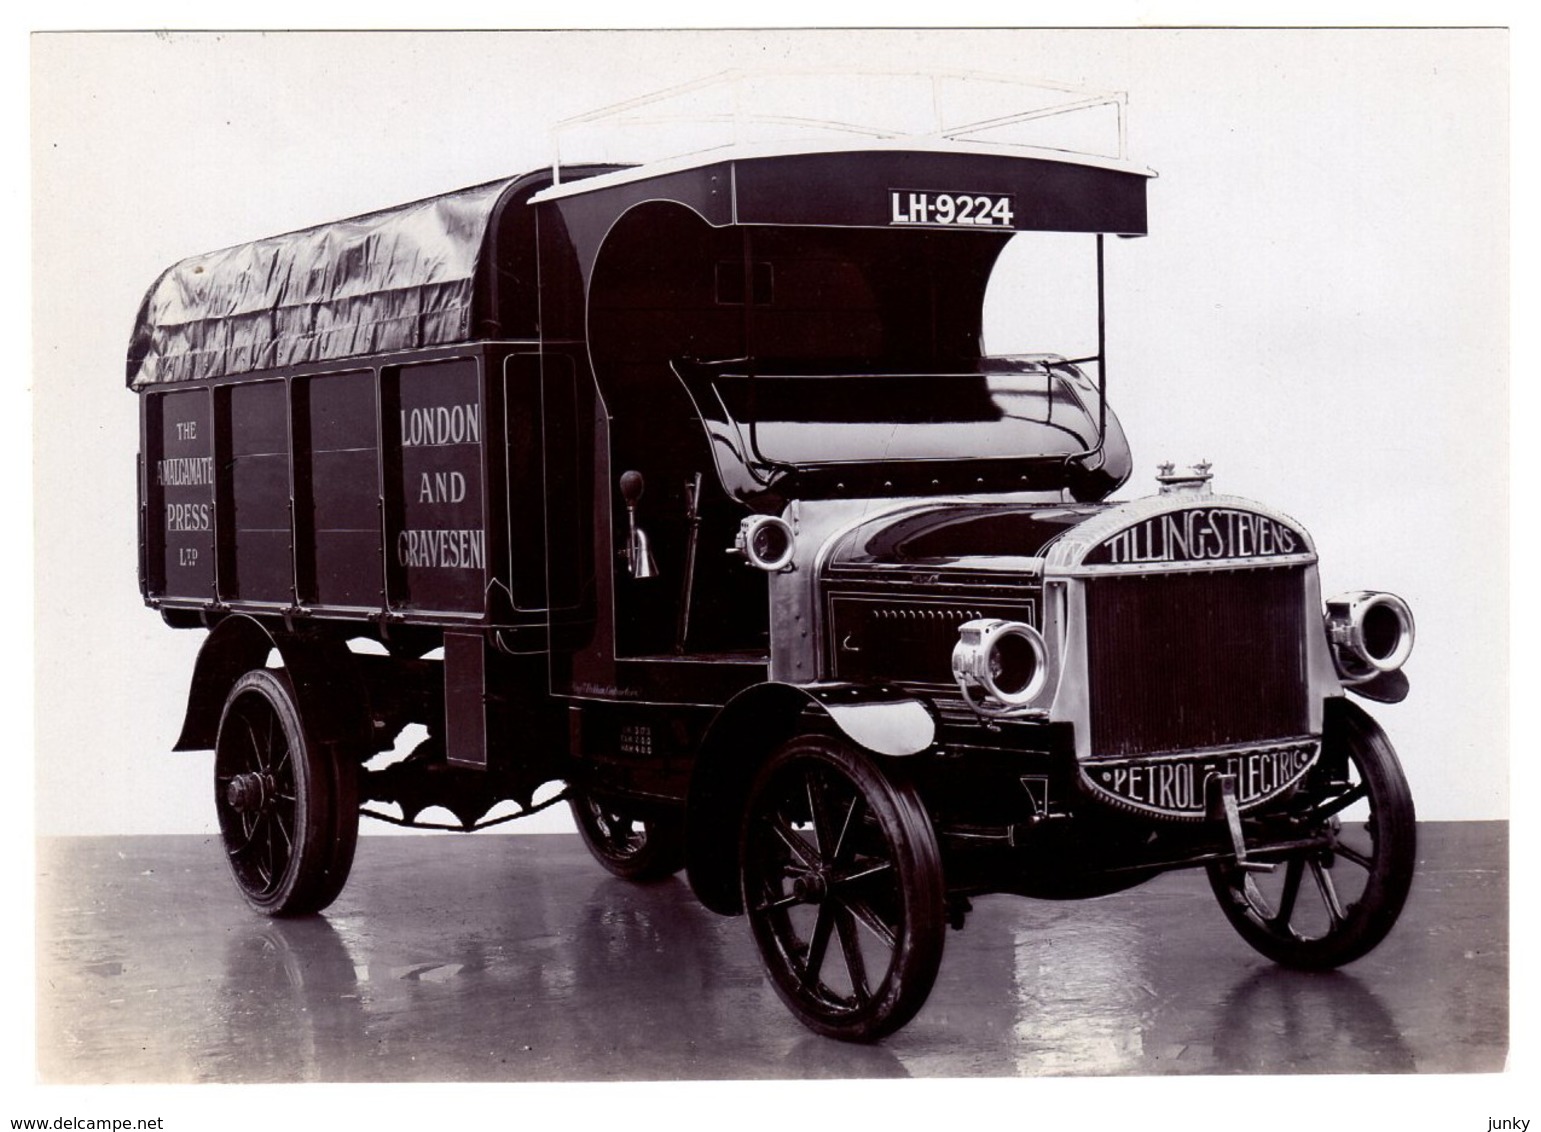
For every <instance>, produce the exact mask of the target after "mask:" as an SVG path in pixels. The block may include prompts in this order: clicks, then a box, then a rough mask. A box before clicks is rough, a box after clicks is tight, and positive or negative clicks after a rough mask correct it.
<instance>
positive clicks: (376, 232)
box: [128, 181, 513, 389]
mask: <svg viewBox="0 0 1541 1132" xmlns="http://www.w3.org/2000/svg"><path fill="white" fill-rule="evenodd" d="M511 184H513V182H512V181H497V182H494V183H491V184H487V185H479V186H477V187H475V188H470V189H463V190H461V191H459V192H455V193H449V194H447V195H445V196H439V197H433V198H430V199H428V200H422V201H417V202H415V203H412V204H405V205H401V206H398V207H396V208H390V209H386V210H383V211H381V212H374V213H370V214H368V215H366V216H359V217H354V218H353V219H349V220H340V221H337V222H335V223H332V224H323V225H318V226H317V227H314V228H307V229H305V230H303V231H299V232H291V233H288V234H287V235H283V236H272V237H269V238H267V239H262V240H257V241H254V242H253V243H249V244H241V245H238V246H236V247H233V248H226V249H224V250H223V251H217V252H209V253H207V254H205V255H198V256H193V257H191V258H189V259H185V260H182V261H181V262H180V263H177V264H175V265H173V266H172V267H171V268H169V269H168V270H167V271H166V272H165V273H163V274H162V275H161V277H160V278H159V279H157V280H156V282H155V284H154V286H152V287H151V288H150V291H149V293H148V294H147V295H146V296H145V300H144V304H143V305H142V306H141V308H140V311H139V318H138V321H137V323H136V324H135V327H134V336H133V339H132V341H131V342H130V345H129V354H128V384H129V387H130V388H133V389H140V388H143V387H145V386H148V385H157V384H162V383H165V382H176V381H193V380H196V379H199V378H207V377H223V376H227V375H232V374H242V373H252V372H255V371H258V370H266V369H273V368H275V367H278V366H290V365H298V364H301V363H304V362H318V361H328V360H333V359H339V358H350V357H357V356H360V355H364V354H373V353H379V352H381V351H385V350H401V349H412V348H417V347H422V346H437V345H444V344H447V343H453V342H463V341H466V340H468V339H469V338H470V336H471V331H472V304H473V299H474V293H475V276H476V272H477V262H478V260H479V258H480V256H481V253H482V248H483V244H484V237H485V235H486V231H487V227H488V225H489V223H491V220H492V215H493V211H494V209H495V207H496V205H497V202H498V199H499V198H500V197H501V196H502V194H503V192H504V190H505V189H507V188H508V187H509V186H510V185H511Z"/></svg>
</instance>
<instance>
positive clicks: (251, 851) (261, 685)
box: [214, 669, 358, 916]
mask: <svg viewBox="0 0 1541 1132" xmlns="http://www.w3.org/2000/svg"><path fill="white" fill-rule="evenodd" d="M214 805H215V809H216V812H217V813H218V816H219V828H220V834H221V838H222V840H223V842H224V847H225V858H226V861H227V862H228V863H229V865H230V872H231V875H232V876H233V877H234V878H235V883H236V887H238V888H239V889H240V890H241V895H242V896H244V897H245V898H246V902H247V903H248V904H250V905H251V906H252V907H253V908H255V909H256V910H257V911H259V912H262V913H264V914H265V915H269V916H296V915H302V914H304V913H307V912H318V911H320V910H321V909H322V908H325V907H326V906H327V905H328V904H330V903H331V902H332V901H333V900H335V899H336V898H337V894H338V893H339V892H341V891H342V886H343V884H344V883H345V882H346V881H347V879H348V872H349V870H350V869H351V868H352V866H353V851H354V848H355V846H356V845H357V843H358V768H357V767H355V766H354V765H353V764H352V763H349V762H346V761H345V760H344V759H341V758H337V757H334V756H332V755H331V754H330V753H329V752H327V751H326V750H324V749H321V748H318V746H317V745H316V744H313V743H312V742H311V741H310V739H309V738H308V736H307V735H306V733H305V728H304V726H303V725H302V723H301V720H300V713H299V709H298V707H297V706H296V705H295V702H294V693H293V690H292V689H291V688H290V686H289V681H288V678H287V677H286V676H285V675H282V674H280V673H277V672H272V671H269V670H267V669H256V670H254V671H252V672H248V673H247V674H246V675H244V676H242V677H241V678H240V679H239V680H237V681H236V683H235V686H234V687H233V688H231V690H230V695H229V696H228V697H227V698H226V700H225V707H224V713H223V714H222V715H221V717H220V722H219V736H218V738H217V739H216V740H215V745H214Z"/></svg>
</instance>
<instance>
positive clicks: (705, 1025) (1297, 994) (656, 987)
mask: <svg viewBox="0 0 1541 1132" xmlns="http://www.w3.org/2000/svg"><path fill="white" fill-rule="evenodd" d="M1420 838H1421V845H1420V854H1419V856H1420V859H1421V860H1420V866H1419V872H1418V876H1417V880H1416V882H1415V885H1414V888H1413V893H1412V896H1411V898H1410V900H1409V903H1408V907H1407V910H1406V912H1405V913H1404V915H1403V919H1402V921H1401V922H1400V923H1399V925H1398V927H1397V930H1396V931H1395V932H1394V933H1393V935H1392V936H1391V938H1390V939H1389V940H1388V941H1387V942H1386V943H1385V944H1384V945H1382V947H1381V948H1380V949H1379V950H1377V951H1376V952H1374V953H1373V954H1371V955H1370V956H1368V957H1367V958H1365V959H1363V960H1361V961H1360V962H1358V963H1356V964H1354V965H1352V966H1351V967H1349V968H1347V969H1345V970H1343V971H1339V972H1335V973H1331V974H1324V975H1303V974H1295V973H1291V972H1289V971H1285V970H1282V969H1279V968H1277V967H1274V966H1273V965H1272V964H1270V963H1268V962H1267V961H1265V960H1263V959H1262V958H1261V957H1260V956H1258V955H1256V954H1255V953H1253V952H1252V951H1251V950H1250V949H1249V948H1247V947H1246V946H1245V945H1244V944H1243V943H1242V941H1241V940H1240V939H1239V938H1238V937H1237V936H1236V935H1235V934H1234V933H1233V932H1232V931H1231V929H1230V928H1229V927H1228V926H1227V924H1226V923H1225V920H1224V919H1223V918H1222V916H1221V914H1220V911H1219V909H1218V908H1217V907H1216V906H1215V904H1214V901H1213V898H1212V897H1211V896H1210V894H1209V890H1208V886H1207V884H1206V883H1205V881H1204V879H1203V877H1202V875H1199V874H1174V875H1169V876H1165V877H1161V878H1158V879H1157V880H1155V881H1153V882H1151V883H1150V884H1147V885H1145V886H1144V887H1142V888H1139V889H1136V890H1134V891H1132V892H1128V893H1123V894H1121V895H1117V896H1111V897H1106V898H1103V899H1099V900H1092V901H1082V902H1075V903H1062V904H1056V903H1042V902H1037V901H1028V900H1021V899H1013V898H1008V897H993V898H988V899H984V900H979V901H976V908H975V912H974V914H973V915H972V916H971V917H970V918H969V922H968V925H967V927H966V928H965V930H964V931H962V932H961V933H949V935H948V940H947V954H946V956H945V958H944V959H943V964H942V974H941V978H940V980H939V981H938V983H937V986H936V989H935V990H934V991H933V993H932V995H931V998H930V1000H929V1002H928V1004H927V1006H926V1008H925V1009H924V1010H923V1011H922V1012H921V1014H920V1016H919V1017H918V1018H917V1019H916V1020H915V1021H914V1022H912V1023H911V1024H910V1025H909V1026H908V1027H907V1028H906V1029H904V1030H903V1031H901V1032H900V1033H899V1034H897V1035H895V1036H893V1037H891V1038H889V1039H887V1040H886V1041H884V1042H882V1043H881V1044H878V1045H875V1046H868V1047H861V1046H850V1045H843V1044H840V1043H837V1042H831V1041H827V1040H825V1039H822V1038H818V1037H815V1036H813V1035H812V1034H809V1033H808V1032H807V1031H805V1030H803V1029H802V1027H801V1026H799V1025H798V1023H797V1022H795V1021H794V1020H793V1019H792V1017H791V1015H789V1014H788V1013H787V1012H786V1011H785V1009H784V1008H783V1007H782V1006H781V1004H780V1002H779V1001H778V1000H777V998H776V996H775V994H774V993H773V992H772V991H771V989H770V987H769V985H768V984H767V983H766V981H765V979H764V978H763V977H762V975H761V972H760V966H759V962H758V959H757V957H756V954H755V951H754V948H753V945H752V944H751V942H750V939H749V935H748V930H747V927H746V925H745V924H744V922H743V921H742V920H741V919H725V918H722V917H719V916H715V915H713V914H712V913H710V912H707V911H706V910H705V909H703V908H701V907H700V906H699V905H698V904H696V903H695V901H694V899H693V898H692V897H691V894H690V890H689V888H688V887H687V886H686V884H685V883H684V881H683V880H672V881H668V882H666V883H663V884H660V885H653V886H649V887H636V886H633V885H630V884H627V883H625V882H623V881H620V880H616V879H613V878H611V877H610V876H609V875H608V874H606V873H604V872H601V871H600V870H599V868H598V866H596V865H594V864H593V863H592V862H591V861H590V860H589V859H588V857H587V855H586V854H585V851H584V849H583V847H582V845H581V843H580V842H579V841H578V839H577V838H576V837H572V836H565V835H550V836H526V837H505V836H494V835H485V834H484V835H478V836H476V837H456V836H453V835H444V836H440V837H435V838H368V839H365V840H363V841H362V842H361V844H360V848H359V854H358V860H357V864H356V865H355V869H354V874H353V878H352V880H351V881H350V882H349V885H348V888H347V889H346V890H345V891H344V893H343V895H342V897H341V898H340V899H339V900H338V902H337V903H336V904H335V905H334V906H333V908H332V909H331V910H330V911H329V912H328V914H327V915H326V916H325V917H324V918H322V917H316V918H312V919H308V920H299V921H289V922H279V921H271V920H264V919H262V918H260V917H257V916H254V915H252V914H250V913H248V912H247V911H246V910H245V907H244V905H242V904H241V902H240V900H239V898H238V897H237V896H236V893H235V891H234V889H233V887H232V886H231V884H230V881H229V880H228V878H227V877H226V876H225V873H224V871H223V870H224V864H223V862H222V860H221V854H220V850H219V847H218V845H217V844H216V843H214V842H212V841H210V840H206V839H203V838H198V837H160V838H116V839H106V838H94V839H71V840H55V841H45V842H42V843H40V846H39V854H38V861H39V868H40V872H41V877H40V881H39V885H40V888H39V891H40V911H39V926H38V931H39V937H38V968H39V970H38V1018H39V1037H38V1040H39V1046H38V1063H39V1069H40V1072H41V1075H42V1076H43V1078H44V1079H45V1080H47V1081H52V1082H128V1081H136V1082H148V1081H318V1080H319V1081H461V1080H606V1079H632V1080H651V1079H662V1080H681V1079H685V1080H688V1079H708V1078H766V1077H771V1078H774V1077H847V1078H856V1077H892V1076H901V1077H902V1076H917V1077H919V1076H929V1077H968V1076H1019V1075H1058V1074H1187V1073H1286V1072H1307V1073H1336V1072H1348V1073H1372V1072H1403V1073H1405V1072H1414V1071H1419V1072H1464V1071H1482V1070H1489V1071H1491V1070H1496V1069H1498V1068H1500V1067H1501V1066H1502V1065H1503V1061H1504V1056H1505V1048H1506V1044H1507V1031H1508V1015H1507V997H1508V993H1507V992H1508V952H1507V935H1508V923H1507V887H1508V886H1507V873H1506V870H1507V836H1506V826H1505V825H1504V824H1502V823H1492V822H1488V823H1472V824H1459V823H1455V824H1435V825H1424V826H1421V827H1420Z"/></svg>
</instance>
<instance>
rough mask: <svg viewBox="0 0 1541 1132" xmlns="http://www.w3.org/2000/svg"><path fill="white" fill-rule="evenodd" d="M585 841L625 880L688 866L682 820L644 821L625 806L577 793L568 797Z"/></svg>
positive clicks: (643, 878)
mask: <svg viewBox="0 0 1541 1132" xmlns="http://www.w3.org/2000/svg"><path fill="white" fill-rule="evenodd" d="M567 804H568V806H569V807H571V809H572V813H573V821H575V822H576V823H577V824H578V832H579V833H580V834H582V835H583V843H584V844H585V845H587V846H588V849H589V852H590V853H591V854H592V855H593V857H594V859H595V860H596V861H598V862H599V863H600V864H601V865H602V866H604V868H605V869H607V870H608V871H610V872H612V873H614V874H615V875H616V876H618V877H621V878H623V879H625V880H632V881H639V882H642V881H650V880H663V879H664V878H665V877H671V876H673V875H674V874H675V873H677V872H679V871H680V869H682V868H683V867H684V865H685V838H684V836H683V830H682V829H681V826H680V823H679V822H678V821H669V820H667V819H661V818H653V819H648V820H645V821H644V820H642V819H640V818H634V817H632V816H631V815H629V814H628V813H627V812H626V811H625V809H624V808H621V807H617V806H615V805H613V804H611V803H609V802H602V801H600V800H598V799H596V798H594V797H591V796H590V795H588V794H585V793H582V792H575V793H574V794H573V796H572V797H571V798H570V799H568V803H567Z"/></svg>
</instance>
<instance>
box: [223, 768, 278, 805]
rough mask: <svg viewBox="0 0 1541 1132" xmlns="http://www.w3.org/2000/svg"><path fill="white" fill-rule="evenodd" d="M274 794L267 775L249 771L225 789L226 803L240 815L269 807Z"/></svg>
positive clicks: (239, 775)
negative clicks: (268, 802) (269, 801)
mask: <svg viewBox="0 0 1541 1132" xmlns="http://www.w3.org/2000/svg"><path fill="white" fill-rule="evenodd" d="M272 793H273V791H272V783H271V782H270V781H269V779H268V777H267V776H266V775H262V774H258V773H256V772H255V771H248V772H247V773H245V774H238V775H236V776H235V777H234V778H232V779H231V780H230V785H229V786H228V787H226V788H225V801H227V802H229V803H230V808H231V809H232V810H234V811H235V812H236V813H238V814H245V813H251V812H253V811H256V810H260V809H262V808H263V807H264V806H265V805H267V801H268V798H269V797H270V796H271V795H272Z"/></svg>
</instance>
